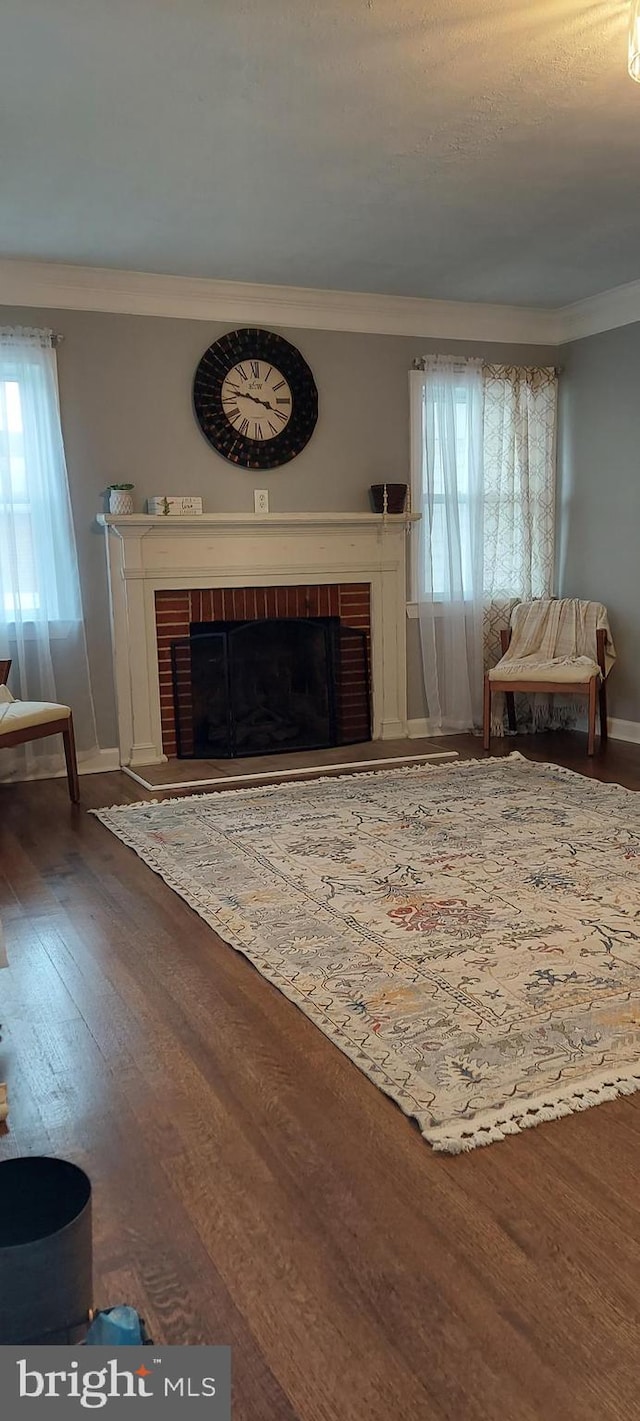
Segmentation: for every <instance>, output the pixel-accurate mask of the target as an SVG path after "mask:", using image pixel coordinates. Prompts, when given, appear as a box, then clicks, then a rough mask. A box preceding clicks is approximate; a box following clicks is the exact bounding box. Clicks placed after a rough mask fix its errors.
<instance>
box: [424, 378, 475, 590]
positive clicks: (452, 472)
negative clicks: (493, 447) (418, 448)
mask: <svg viewBox="0 0 640 1421" xmlns="http://www.w3.org/2000/svg"><path fill="white" fill-rule="evenodd" d="M422 419H423V434H424V439H425V441H426V420H427V406H426V400H425V399H424V398H423V402H422ZM430 426H431V427H430V437H431V454H432V457H431V461H430V463H431V476H432V489H433V494H432V501H431V578H432V588H431V590H432V595H433V598H434V600H435V601H438V602H443V601H448V600H449V598H450V596H451V595H452V593H453V584H454V581H455V575H454V568H453V565H452V560H451V557H450V551H449V538H448V531H447V529H448V524H449V521H450V512H451V510H450V497H449V494H448V493H447V489H448V487H450V486H451V485H453V488H454V490H455V501H456V508H457V520H458V527H459V539H460V542H459V554H460V576H461V582H462V594H463V597H465V598H468V597H470V596H471V595H472V587H473V557H472V502H471V487H470V457H469V400H468V392H467V390H466V389H465V387H464V385H457V386H456V387H455V389H454V391H453V400H452V403H451V406H450V407H449V409H448V410H445V409H444V407H443V406H440V405H436V406H435V407H434V408H433V410H432V414H431V419H430ZM424 447H425V450H426V442H425V446H424ZM451 450H453V459H451V457H450V454H451ZM424 472H425V471H423V479H424ZM423 516H424V512H423Z"/></svg>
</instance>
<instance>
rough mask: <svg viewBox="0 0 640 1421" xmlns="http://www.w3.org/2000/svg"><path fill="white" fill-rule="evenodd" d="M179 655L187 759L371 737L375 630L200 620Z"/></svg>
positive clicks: (176, 680) (179, 728) (322, 623)
mask: <svg viewBox="0 0 640 1421" xmlns="http://www.w3.org/2000/svg"><path fill="white" fill-rule="evenodd" d="M171 659H172V685H174V712H175V733H176V750H178V756H179V757H182V759H235V757H236V756H245V755H274V753H277V752H282V753H283V752H286V750H319V749H324V747H327V746H333V745H348V743H354V742H356V740H370V739H371V712H370V676H368V651H367V634H366V632H364V631H360V630H358V628H354V627H341V625H340V618H338V617H307V618H302V617H300V618H292V617H274V618H265V620H262V621H257V620H256V621H247V620H245V621H215V622H193V624H192V625H191V634H189V637H185V638H179V639H178V641H174V642H172V648H171ZM347 698H348V699H347ZM347 712H348V713H347Z"/></svg>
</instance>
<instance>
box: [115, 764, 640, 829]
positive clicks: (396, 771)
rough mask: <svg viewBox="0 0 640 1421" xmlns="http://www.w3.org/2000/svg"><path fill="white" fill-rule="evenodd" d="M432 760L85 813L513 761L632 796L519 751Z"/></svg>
mask: <svg viewBox="0 0 640 1421" xmlns="http://www.w3.org/2000/svg"><path fill="white" fill-rule="evenodd" d="M433 760H439V761H444V763H441V764H432V763H431V761H429V762H428V763H426V762H425V761H422V763H421V764H419V765H398V766H391V767H390V768H385V769H384V770H355V771H351V772H350V773H349V774H347V775H315V776H314V777H313V779H308V780H301V779H298V780H278V781H277V782H276V783H274V784H263V785H249V786H246V787H242V786H241V787H240V788H239V789H219V790H213V791H211V790H203V791H202V792H201V793H200V794H174V795H171V796H170V797H169V798H167V799H162V800H158V799H136V800H132V801H131V802H130V803H129V804H108V805H103V806H102V808H101V809H90V810H89V811H88V813H89V814H95V816H96V818H97V819H99V818H100V815H101V814H103V813H104V814H107V813H109V814H113V813H114V812H116V811H117V810H120V809H121V810H123V811H124V810H129V809H138V810H144V809H148V808H149V806H150V805H160V804H162V805H165V804H193V802H194V800H202V799H218V798H220V797H221V796H223V795H224V798H225V799H232V798H233V796H234V795H255V794H265V793H267V792H268V791H270V790H272V791H278V792H280V793H289V794H290V793H291V792H292V791H294V790H296V791H297V790H299V789H300V788H301V787H304V786H305V785H319V784H329V783H330V782H333V783H335V784H340V782H341V781H343V780H354V779H358V780H370V779H374V778H380V777H384V776H387V777H389V776H392V775H420V774H422V773H423V772H424V771H429V773H430V774H436V775H437V774H442V773H444V772H448V771H449V770H451V771H453V772H454V773H456V774H462V773H464V771H465V770H466V769H468V768H469V767H470V766H476V765H509V764H511V763H513V761H514V760H519V761H521V763H522V764H523V765H527V766H531V768H532V769H538V770H542V769H544V770H551V771H552V773H553V774H555V775H557V776H558V778H560V779H563V778H565V779H572V780H582V781H583V782H584V784H585V786H587V785H588V786H589V788H590V790H591V791H592V792H593V793H594V794H598V793H600V794H601V793H603V792H604V793H606V792H607V791H613V792H616V791H618V792H619V791H620V790H622V791H623V792H625V793H627V794H630V795H631V794H634V793H635V791H634V790H630V789H629V788H628V787H627V786H626V785H621V784H618V782H617V781H613V782H610V783H607V782H605V781H604V780H593V779H590V778H588V777H587V776H586V775H583V774H582V773H581V771H580V770H569V769H567V768H566V766H565V765H554V764H553V762H552V761H550V760H530V759H529V757H528V755H523V754H522V751H521V750H512V751H511V752H510V753H509V754H508V755H486V756H485V755H483V756H482V757H481V758H477V759H476V758H474V759H469V760H466V759H460V758H459V755H458V751H457V750H440V751H434V754H433ZM153 794H156V795H157V794H162V785H157V786H154V789H153Z"/></svg>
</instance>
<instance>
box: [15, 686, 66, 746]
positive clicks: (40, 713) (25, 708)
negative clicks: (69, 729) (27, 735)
mask: <svg viewBox="0 0 640 1421" xmlns="http://www.w3.org/2000/svg"><path fill="white" fill-rule="evenodd" d="M0 689H2V688H0ZM70 715H71V710H70V708H69V706H60V705H56V703H55V702H54V701H14V700H11V701H5V700H2V701H0V740H1V739H2V736H3V735H10V734H12V733H13V731H14V730H28V729H29V727H30V726H32V725H45V724H46V722H47V721H48V720H68V719H69V716H70Z"/></svg>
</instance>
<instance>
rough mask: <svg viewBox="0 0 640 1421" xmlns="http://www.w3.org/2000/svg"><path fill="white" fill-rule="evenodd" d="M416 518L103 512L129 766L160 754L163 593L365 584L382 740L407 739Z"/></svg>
mask: <svg viewBox="0 0 640 1421" xmlns="http://www.w3.org/2000/svg"><path fill="white" fill-rule="evenodd" d="M414 521H415V517H414V516H410V517H408V518H407V517H406V516H397V517H394V516H390V515H387V516H386V517H385V516H384V515H382V514H377V513H282V514H281V513H270V514H264V515H256V514H255V513H226V514H225V513H201V514H196V515H193V516H187V515H183V516H182V517H173V518H159V517H158V516H157V515H153V514H148V515H145V514H134V515H132V516H129V517H127V518H117V517H113V516H110V515H104V514H101V515H99V517H98V522H99V523H100V524H101V525H102V527H103V528H104V530H105V539H106V547H107V570H108V579H109V601H110V609H111V635H112V644H113V663H114V675H115V684H116V697H117V707H118V738H119V746H120V758H121V763H122V764H123V765H131V766H132V767H135V766H137V765H152V764H158V763H159V762H161V761H162V760H165V759H166V755H165V754H164V753H163V748H162V722H161V714H160V677H159V669H158V633H157V625H156V592H159V591H163V592H165V593H166V592H168V591H170V590H172V589H175V590H184V589H185V588H188V589H189V590H194V591H195V590H198V589H205V590H206V589H214V588H245V589H246V588H251V587H254V588H262V589H265V588H269V587H292V588H296V587H304V586H308V585H309V584H314V585H315V584H327V583H328V584H340V586H341V587H345V585H346V584H348V583H354V584H360V585H361V584H363V583H368V584H369V587H370V606H371V614H370V615H371V681H372V694H373V738H374V740H389V739H395V738H399V737H402V736H406V734H407V666H406V543H407V529H408V528H409V526H410V524H411V522H414Z"/></svg>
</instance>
